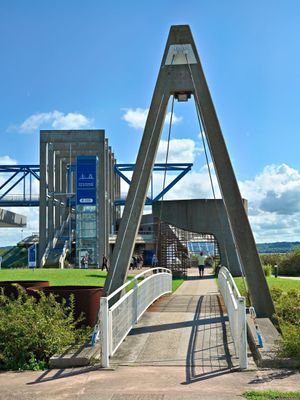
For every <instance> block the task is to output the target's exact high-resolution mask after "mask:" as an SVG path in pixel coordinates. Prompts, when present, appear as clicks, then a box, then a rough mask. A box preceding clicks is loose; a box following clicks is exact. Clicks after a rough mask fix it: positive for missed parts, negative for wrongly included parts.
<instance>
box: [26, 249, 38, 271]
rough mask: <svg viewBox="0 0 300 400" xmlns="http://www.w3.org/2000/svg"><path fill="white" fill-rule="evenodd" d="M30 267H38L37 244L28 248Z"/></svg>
mask: <svg viewBox="0 0 300 400" xmlns="http://www.w3.org/2000/svg"><path fill="white" fill-rule="evenodd" d="M28 267H29V268H35V267H36V244H33V245H32V246H30V247H29V248H28Z"/></svg>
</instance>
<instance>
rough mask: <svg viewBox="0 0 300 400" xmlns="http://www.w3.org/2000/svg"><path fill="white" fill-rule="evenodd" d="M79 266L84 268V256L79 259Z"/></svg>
mask: <svg viewBox="0 0 300 400" xmlns="http://www.w3.org/2000/svg"><path fill="white" fill-rule="evenodd" d="M80 268H84V257H82V258H81V260H80Z"/></svg>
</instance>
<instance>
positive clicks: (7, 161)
mask: <svg viewBox="0 0 300 400" xmlns="http://www.w3.org/2000/svg"><path fill="white" fill-rule="evenodd" d="M16 164H17V161H16V160H14V159H13V158H11V157H9V156H0V165H16Z"/></svg>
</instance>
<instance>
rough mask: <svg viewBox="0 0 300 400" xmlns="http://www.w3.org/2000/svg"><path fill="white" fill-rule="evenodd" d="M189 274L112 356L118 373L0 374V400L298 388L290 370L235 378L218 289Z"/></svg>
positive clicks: (165, 398) (160, 398)
mask: <svg viewBox="0 0 300 400" xmlns="http://www.w3.org/2000/svg"><path fill="white" fill-rule="evenodd" d="M191 275H192V276H190V279H189V280H188V281H186V282H185V283H184V284H183V285H182V286H181V287H180V288H179V289H178V290H177V291H176V293H175V294H174V295H172V296H167V297H165V298H164V299H162V300H159V301H158V302H156V303H155V304H154V305H153V306H152V307H151V309H150V310H149V311H148V312H147V313H145V315H144V317H143V318H142V319H141V321H140V323H139V324H138V325H137V327H136V328H135V329H134V330H133V332H132V333H131V335H130V336H128V338H127V339H126V341H125V342H124V343H123V345H122V346H121V347H120V349H119V350H118V352H117V353H116V355H115V357H113V359H112V363H113V365H114V366H115V368H116V369H115V370H112V369H111V370H101V369H99V367H98V366H95V367H86V368H77V369H65V370H63V369H61V370H50V371H44V372H21V373H13V372H5V373H0V400H19V399H20V400H21V399H22V400H27V399H28V400H29V399H30V400H35V399H42V400H48V399H49V400H50V399H55V400H60V399H72V400H73V399H78V400H96V399H97V400H121V399H122V400H171V399H172V400H196V399H201V400H232V399H241V394H242V393H243V392H244V391H246V390H252V389H256V390H269V389H272V390H281V391H288V390H290V391H291V390H294V391H295V390H300V374H299V372H297V371H295V370H294V371H289V370H283V371H278V370H263V371H259V370H256V369H252V370H250V371H246V372H236V370H235V369H234V367H235V366H236V365H237V359H236V357H235V354H234V349H233V345H232V339H231V336H230V331H229V329H228V322H227V318H226V315H224V308H223V305H222V302H221V300H220V298H219V296H218V293H217V287H216V283H215V281H214V279H213V278H212V277H210V276H207V277H205V279H203V280H200V279H199V278H198V277H197V276H196V274H195V273H193V274H191Z"/></svg>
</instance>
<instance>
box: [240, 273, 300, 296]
mask: <svg viewBox="0 0 300 400" xmlns="http://www.w3.org/2000/svg"><path fill="white" fill-rule="evenodd" d="M234 280H235V282H236V284H237V287H238V289H239V291H240V293H241V294H242V293H244V285H243V281H242V278H234ZM267 282H268V285H269V288H279V289H282V290H284V291H285V292H286V291H288V290H290V289H297V290H299V291H300V280H299V281H297V280H293V279H283V278H280V277H279V278H274V277H273V276H268V277H267Z"/></svg>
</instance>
